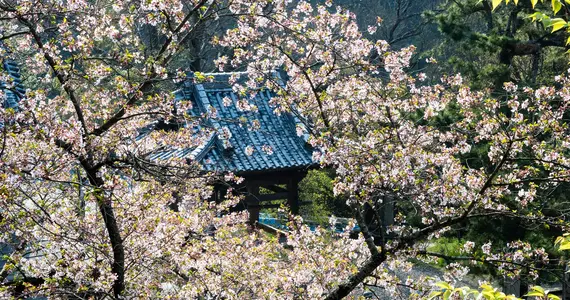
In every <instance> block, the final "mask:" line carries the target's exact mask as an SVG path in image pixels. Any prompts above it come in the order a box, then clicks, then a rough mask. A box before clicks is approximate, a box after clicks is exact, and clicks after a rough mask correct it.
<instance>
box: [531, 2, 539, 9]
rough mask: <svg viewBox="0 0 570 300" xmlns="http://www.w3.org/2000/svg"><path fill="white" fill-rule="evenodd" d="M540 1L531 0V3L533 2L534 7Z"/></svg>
mask: <svg viewBox="0 0 570 300" xmlns="http://www.w3.org/2000/svg"><path fill="white" fill-rule="evenodd" d="M537 3H538V0H530V4H532V8H534V6H535V5H536V4H537Z"/></svg>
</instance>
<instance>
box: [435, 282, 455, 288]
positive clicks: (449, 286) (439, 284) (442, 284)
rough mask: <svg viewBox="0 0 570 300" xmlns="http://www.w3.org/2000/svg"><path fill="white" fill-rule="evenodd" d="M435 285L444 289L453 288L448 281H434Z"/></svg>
mask: <svg viewBox="0 0 570 300" xmlns="http://www.w3.org/2000/svg"><path fill="white" fill-rule="evenodd" d="M435 286H437V287H440V288H442V289H445V290H452V289H453V287H452V286H451V285H449V283H447V282H443V281H440V282H438V283H436V284H435Z"/></svg>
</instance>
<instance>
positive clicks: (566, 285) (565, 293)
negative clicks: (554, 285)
mask: <svg viewBox="0 0 570 300" xmlns="http://www.w3.org/2000/svg"><path fill="white" fill-rule="evenodd" d="M569 266H570V265H568V264H566V267H564V271H562V300H569V299H570V273H569V272H570V267H569Z"/></svg>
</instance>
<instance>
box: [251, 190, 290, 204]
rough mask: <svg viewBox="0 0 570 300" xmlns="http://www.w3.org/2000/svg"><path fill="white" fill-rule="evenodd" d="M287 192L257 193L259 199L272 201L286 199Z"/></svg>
mask: <svg viewBox="0 0 570 300" xmlns="http://www.w3.org/2000/svg"><path fill="white" fill-rule="evenodd" d="M288 196H289V193H287V192H284V193H274V194H261V195H259V197H258V198H259V201H262V202H263V201H273V200H286V199H287V197H288Z"/></svg>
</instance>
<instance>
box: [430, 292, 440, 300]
mask: <svg viewBox="0 0 570 300" xmlns="http://www.w3.org/2000/svg"><path fill="white" fill-rule="evenodd" d="M441 295H443V292H431V294H429V298H428V300H433V299H435V298H437V297H439V296H441Z"/></svg>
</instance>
